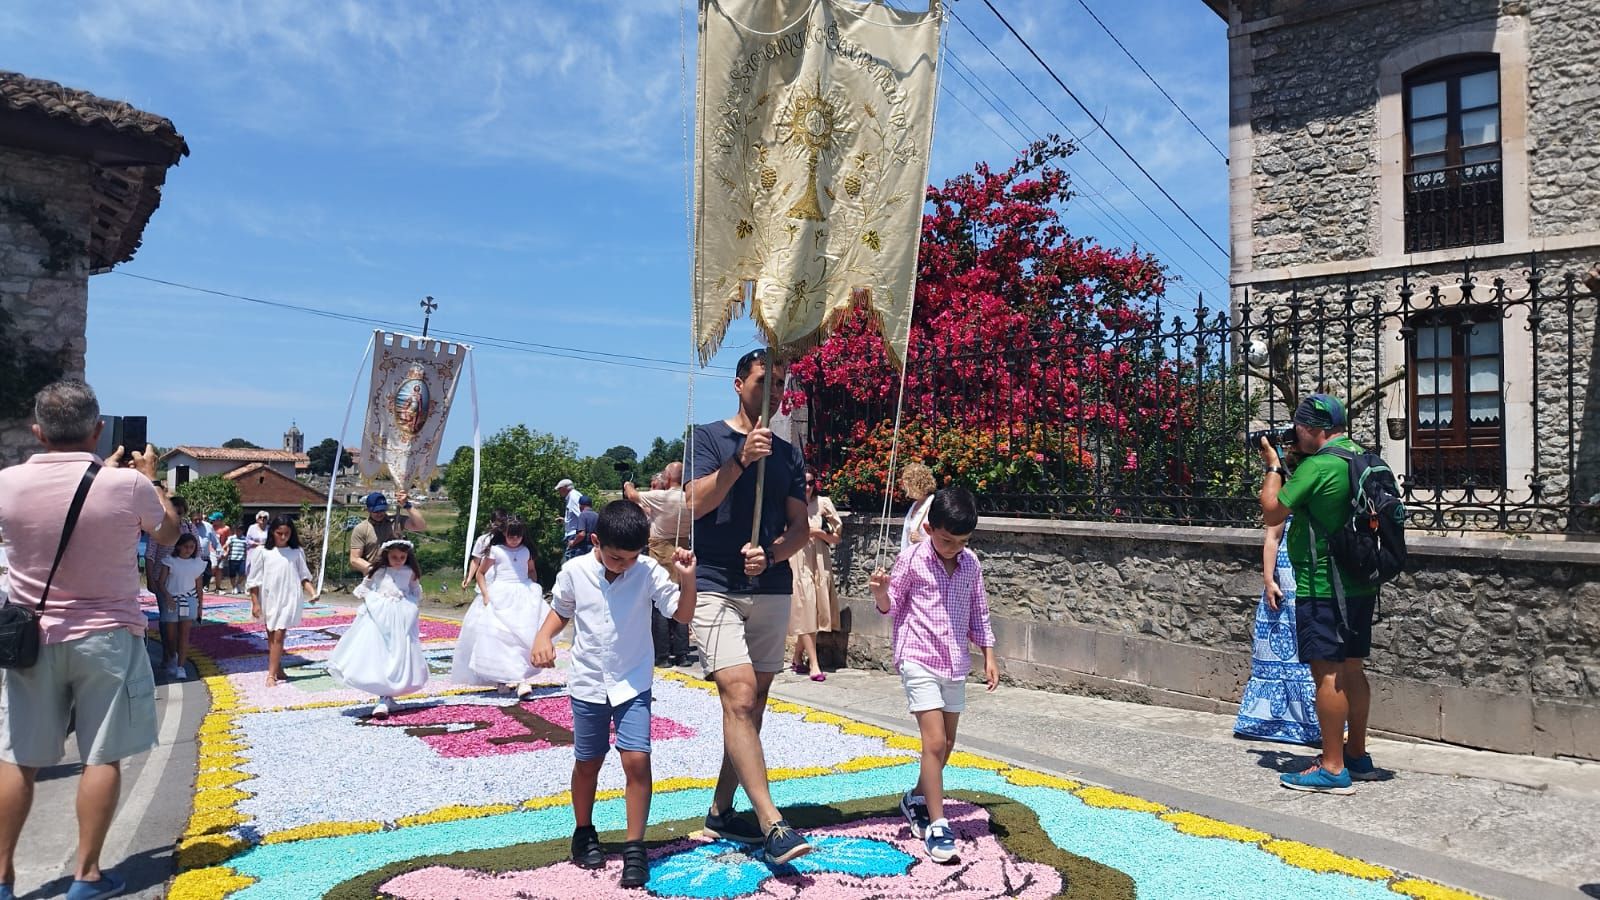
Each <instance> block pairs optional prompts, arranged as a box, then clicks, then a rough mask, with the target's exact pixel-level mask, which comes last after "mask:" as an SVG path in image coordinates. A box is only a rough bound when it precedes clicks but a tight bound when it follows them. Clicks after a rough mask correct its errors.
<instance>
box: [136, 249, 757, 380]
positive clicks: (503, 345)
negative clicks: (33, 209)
mask: <svg viewBox="0 0 1600 900" xmlns="http://www.w3.org/2000/svg"><path fill="white" fill-rule="evenodd" d="M116 274H118V275H122V276H124V277H126V278H136V279H138V280H139V281H148V282H151V283H154V284H161V285H166V286H167V287H174V288H179V289H181V290H186V291H194V292H196V293H200V294H210V295H212V296H214V297H226V298H228V299H230V300H242V301H244V302H246V303H254V304H257V305H259V306H266V307H271V308H273V309H283V310H288V311H290V312H297V313H304V314H306V315H313V316H320V317H322V318H325V319H334V320H337V321H342V322H352V323H355V324H359V325H374V326H377V327H379V328H387V329H400V330H404V331H410V330H411V329H412V328H413V327H414V326H415V323H411V322H397V321H394V320H390V319H379V318H375V317H371V316H357V315H352V314H350V313H338V312H330V311H329V310H325V309H317V308H316V307H312V306H300V305H298V304H295V303H285V302H284V301H281V300H265V299H262V298H260V297H251V296H247V295H245V294H236V293H232V292H230V291H219V290H217V289H215V288H207V287H200V286H198V285H193V284H184V283H183V282H181V281H170V280H168V279H165V278H153V277H151V276H149V275H136V274H134V273H132V272H121V271H118V272H116ZM433 334H436V335H443V336H445V337H450V338H455V339H457V340H463V341H471V342H472V343H473V344H475V345H481V346H488V347H494V348H496V349H499V350H514V351H518V352H522V353H532V354H534V355H537V356H551V357H555V358H558V359H573V360H579V361H581V362H593V363H601V364H604V365H612V366H625V367H627V368H631V369H647V370H649V371H653V372H670V373H672V374H675V375H676V374H682V372H683V369H682V368H681V365H682V364H681V362H679V361H678V360H671V359H662V358H660V357H655V356H634V355H631V354H627V353H611V352H608V351H605V350H591V349H588V348H584V347H564V346H561V345H559V344H540V343H535V342H532V341H519V340H516V339H514V338H506V337H496V336H492V335H483V334H472V333H470V332H465V331H450V330H447V329H443V328H435V329H433ZM629 360H634V361H636V362H629ZM641 363H646V364H645V365H642V364H641ZM648 363H665V364H666V365H669V366H674V367H675V368H671V369H668V368H663V367H662V366H657V365H647V364H648ZM706 368H707V369H716V370H719V371H732V370H731V369H728V368H727V367H725V366H707V367H706Z"/></svg>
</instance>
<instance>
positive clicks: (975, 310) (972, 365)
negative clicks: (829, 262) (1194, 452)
mask: <svg viewBox="0 0 1600 900" xmlns="http://www.w3.org/2000/svg"><path fill="white" fill-rule="evenodd" d="M1072 149H1073V148H1072V147H1071V145H1070V144H1067V143H1065V142H1062V141H1059V140H1055V139H1052V140H1050V141H1042V142H1039V143H1037V144H1034V145H1033V146H1032V147H1030V148H1029V149H1028V151H1027V152H1026V153H1024V154H1023V156H1022V157H1021V158H1019V159H1018V160H1017V161H1016V163H1015V164H1013V165H1012V166H1011V167H1009V168H1007V169H1005V170H1003V171H999V172H996V171H993V170H991V169H990V167H989V166H988V165H987V164H986V163H979V164H978V165H977V166H975V167H974V169H973V171H972V172H969V173H965V174H962V175H959V176H957V177H955V178H952V179H950V180H949V181H947V182H946V183H945V184H944V186H943V187H930V188H929V189H928V197H927V201H928V211H927V212H926V214H925V215H924V216H923V223H922V246H921V253H920V256H919V258H918V276H917V289H916V307H915V311H914V315H913V317H912V323H911V334H910V342H909V347H908V351H907V367H906V369H907V370H906V385H905V410H904V415H905V419H906V421H907V422H913V423H922V425H923V426H926V427H924V428H923V429H922V431H920V432H917V433H918V434H919V435H920V434H924V433H927V432H930V430H931V429H934V428H935V426H936V427H937V429H938V430H940V431H948V432H951V434H952V435H954V437H950V438H947V439H946V438H940V439H934V438H932V437H929V438H927V439H920V438H919V439H918V440H914V441H911V442H909V444H908V445H906V446H904V447H903V451H902V453H903V459H925V460H926V461H929V462H931V463H935V464H936V465H937V469H936V471H941V472H942V473H943V477H944V479H945V480H946V481H948V482H951V483H963V484H966V485H968V486H969V487H973V488H978V489H983V490H990V491H1002V492H1004V491H1012V492H1018V493H1028V494H1037V493H1039V492H1041V491H1050V490H1054V491H1060V490H1062V489H1064V488H1066V487H1067V486H1068V485H1069V484H1073V485H1080V486H1081V484H1082V483H1083V482H1084V481H1085V480H1086V479H1088V478H1089V475H1088V474H1085V473H1086V471H1087V472H1089V473H1092V472H1093V471H1094V470H1096V468H1099V469H1101V470H1104V471H1110V472H1113V473H1122V472H1139V471H1150V472H1153V473H1155V474H1156V475H1158V476H1159V477H1160V478H1162V479H1163V480H1165V481H1168V482H1181V481H1182V480H1183V479H1184V478H1185V477H1187V476H1186V472H1187V471H1188V470H1189V469H1190V467H1189V466H1188V465H1186V464H1185V462H1184V460H1183V458H1182V455H1181V454H1179V455H1178V457H1179V458H1177V459H1176V462H1171V461H1170V460H1169V461H1168V462H1167V463H1164V464H1163V465H1162V466H1161V467H1160V468H1159V470H1157V469H1152V468H1151V467H1150V466H1148V465H1146V464H1145V463H1143V462H1141V460H1143V459H1146V458H1150V454H1148V453H1145V451H1147V450H1149V449H1152V446H1151V445H1152V443H1156V444H1159V443H1160V442H1161V441H1163V440H1168V441H1170V440H1175V439H1177V438H1176V437H1175V435H1176V434H1177V433H1179V432H1182V431H1185V430H1187V429H1188V428H1189V427H1191V426H1193V425H1194V419H1195V410H1196V401H1195V397H1194V390H1193V384H1192V383H1193V382H1194V380H1195V379H1194V378H1193V377H1192V368H1191V366H1190V364H1189V363H1179V362H1177V361H1175V360H1174V357H1176V356H1179V355H1181V350H1182V348H1181V347H1177V346H1175V345H1173V344H1171V343H1169V342H1165V341H1164V340H1163V339H1162V338H1161V337H1160V336H1159V335H1158V334H1157V331H1158V328H1159V323H1158V321H1157V314H1156V312H1155V307H1156V303H1157V302H1158V298H1160V297H1161V296H1162V295H1163V294H1164V293H1165V290H1166V276H1165V274H1164V273H1163V270H1162V267H1161V265H1160V263H1159V262H1157V260H1156V259H1155V258H1154V257H1152V256H1150V255H1149V254H1147V253H1143V252H1141V251H1139V250H1138V249H1137V248H1135V249H1132V250H1112V249H1107V248H1105V247H1102V246H1100V245H1099V244H1097V243H1095V242H1094V241H1093V240H1092V239H1090V238H1087V237H1081V236H1074V235H1073V234H1071V233H1069V232H1068V230H1067V228H1066V226H1065V224H1064V223H1063V221H1062V217H1061V214H1062V209H1063V208H1064V207H1065V205H1066V203H1067V202H1068V200H1069V199H1070V198H1071V196H1072V191H1071V186H1070V184H1069V182H1068V178H1067V175H1066V173H1065V172H1064V171H1063V170H1062V169H1061V168H1059V167H1058V166H1057V165H1056V163H1057V162H1058V161H1059V160H1061V159H1063V158H1064V157H1066V156H1067V155H1068V154H1069V153H1071V152H1072ZM1191 363H1192V361H1191ZM790 371H791V373H792V374H793V375H794V376H795V380H794V382H793V384H794V390H793V391H792V392H791V394H790V395H789V397H788V401H789V402H790V404H791V405H793V404H809V406H810V416H811V423H812V424H811V430H812V434H811V440H812V445H813V446H812V452H811V453H810V454H809V455H811V456H812V457H813V461H814V462H815V463H817V464H818V465H820V466H821V468H822V469H823V470H824V475H825V477H827V478H828V479H829V482H830V485H831V487H832V488H833V489H834V490H835V491H836V492H839V493H842V494H845V495H856V496H862V495H867V494H871V493H874V492H881V491H882V488H883V483H882V476H881V475H877V473H879V472H881V471H882V470H883V469H884V468H885V466H886V463H887V459H886V458H882V459H880V458H879V457H882V456H884V449H885V448H884V447H883V446H881V443H882V439H883V438H884V437H885V436H886V435H887V434H888V433H889V429H890V428H891V427H892V422H893V414H894V402H895V393H896V391H897V390H898V385H899V377H900V376H899V373H898V372H897V371H896V370H895V369H894V368H893V367H892V366H890V365H889V362H888V357H887V355H886V353H885V350H884V344H883V340H882V338H881V337H880V335H879V333H878V331H877V327H876V323H875V322H874V321H873V320H872V318H871V317H870V316H869V315H867V314H866V313H865V312H863V311H857V313H856V314H854V315H853V316H851V317H849V318H848V319H846V320H845V321H844V322H843V323H842V324H841V326H840V327H839V328H838V330H837V331H836V332H835V333H834V334H833V335H832V336H830V337H829V338H828V340H826V341H825V342H823V343H822V344H821V345H820V346H818V347H817V348H816V349H814V350H813V351H811V352H810V353H808V354H807V355H805V356H804V357H802V358H801V359H799V360H797V361H795V362H794V363H793V364H792V365H791V367H790ZM909 433H911V432H909V431H905V432H903V434H909ZM986 433H987V434H989V435H991V436H992V435H995V434H998V435H1001V439H999V440H996V439H992V438H991V439H982V438H980V437H979V436H980V435H983V434H986ZM1012 433H1021V434H1026V435H1028V436H1029V438H1030V441H1029V442H1028V443H1030V444H1037V446H1031V447H1030V448H1029V452H1031V453H1034V454H1037V455H1040V456H1044V457H1046V460H1037V459H1036V460H1034V463H1044V462H1046V461H1048V462H1049V465H1033V466H1029V465H1026V464H1022V465H1013V463H1016V462H1017V459H1016V457H1017V454H1018V453H1020V452H1021V451H1018V450H1017V449H1016V447H1014V446H1012V445H1013V444H1017V442H1015V441H1010V440H1005V439H1004V437H1005V436H1006V435H1008V434H1012ZM1035 437H1037V440H1036V441H1035V440H1033V439H1034V438H1035ZM945 444H951V446H949V447H946V446H944V445H945ZM1002 446H1004V447H1005V448H1006V451H1005V452H1003V453H1002V452H1001V450H1000V448H1001V447H1002ZM1018 446H1020V444H1018ZM957 447H964V448H966V449H965V451H963V452H960V453H955V452H954V451H955V448H957ZM951 454H953V455H951ZM1141 454H1143V455H1141ZM947 455H949V456H950V458H948V459H946V458H943V457H945V456H947ZM1171 456H1172V454H1165V455H1156V456H1155V458H1168V457H1171ZM1047 470H1049V471H1053V472H1054V473H1055V474H1053V475H1051V474H1048V472H1047ZM1008 473H1009V474H1008ZM875 475H876V478H874V477H873V476H875ZM1118 477H1125V476H1118Z"/></svg>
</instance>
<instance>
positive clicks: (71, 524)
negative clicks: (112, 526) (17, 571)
mask: <svg viewBox="0 0 1600 900" xmlns="http://www.w3.org/2000/svg"><path fill="white" fill-rule="evenodd" d="M99 474H100V464H99V463H98V462H91V463H89V468H87V469H85V470H84V471H83V480H82V481H79V482H78V492H77V493H76V494H73V495H72V505H71V506H68V507H67V522H66V524H65V525H63V526H62V527H61V543H60V544H57V545H56V559H55V562H52V563H51V564H50V576H49V577H48V578H46V579H45V580H44V590H43V591H42V592H41V593H40V594H39V605H38V606H37V607H35V608H34V611H35V612H44V603H45V601H46V600H47V599H49V597H50V584H51V582H53V581H55V580H56V570H57V569H59V568H61V557H62V556H64V555H66V552H67V541H69V540H72V532H73V530H74V529H76V528H77V527H78V516H80V515H82V514H83V503H84V501H85V500H88V499H89V486H90V485H92V484H94V477H95V476H96V475H99Z"/></svg>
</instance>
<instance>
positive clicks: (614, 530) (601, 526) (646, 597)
mask: <svg viewBox="0 0 1600 900" xmlns="http://www.w3.org/2000/svg"><path fill="white" fill-rule="evenodd" d="M591 542H592V543H593V544H594V549H593V550H591V551H590V552H589V553H586V554H584V555H582V556H576V557H573V558H572V559H570V560H568V561H567V563H566V564H565V565H563V566H562V567H561V573H560V574H559V575H557V576H556V587H555V591H554V592H552V593H551V595H550V607H551V612H550V615H549V616H548V617H547V618H546V619H545V622H544V627H543V628H541V629H540V630H539V635H538V637H537V638H535V639H534V643H533V653H532V654H531V661H532V662H533V664H534V665H536V666H539V667H541V668H550V667H552V666H554V665H555V661H556V648H555V637H556V635H557V634H558V633H560V631H561V629H563V628H565V627H566V626H567V623H568V622H571V621H576V622H577V627H576V628H575V629H574V633H573V639H572V669H571V672H570V673H569V676H568V678H567V688H568V690H569V692H570V693H571V695H572V750H573V756H574V757H575V759H574V762H573V764H572V813H573V816H574V817H575V818H576V820H577V828H576V829H574V831H573V832H572V861H573V862H574V863H576V864H577V865H579V866H581V867H583V868H585V869H598V868H600V867H602V866H604V865H605V853H604V852H603V851H602V850H601V848H600V838H599V835H598V834H597V833H596V832H595V828H594V818H593V816H594V795H595V790H596V788H597V786H598V783H599V780H600V768H601V766H603V765H604V764H605V758H606V751H608V750H609V749H610V743H611V738H610V732H611V725H612V723H615V724H616V729H617V754H618V755H619V756H620V757H621V758H622V771H623V774H624V775H625V776H626V778H627V786H626V789H625V790H624V795H625V797H626V802H627V809H628V834H627V841H626V842H625V843H624V844H623V845H622V879H621V885H622V887H643V886H644V884H645V882H646V881H648V880H649V879H650V862H649V858H648V856H647V855H646V853H645V848H644V828H645V824H646V823H647V822H648V821H649V818H650V788H651V775H650V680H651V678H652V676H653V675H654V672H655V669H654V663H655V647H654V644H653V642H652V640H651V635H650V611H651V609H652V608H654V609H659V610H660V611H661V614H662V615H666V616H671V617H672V618H674V619H677V620H678V621H679V622H688V621H689V620H690V619H691V618H693V617H694V605H695V587H694V576H695V563H694V554H693V553H691V552H690V551H688V550H683V549H680V550H678V551H677V553H676V554H674V556H673V559H672V568H673V571H674V572H675V573H676V576H677V579H676V580H677V584H674V583H673V578H672V576H669V575H668V573H667V571H666V570H665V569H663V568H662V567H661V566H660V565H659V564H658V563H656V561H655V560H653V559H651V558H650V557H649V556H645V557H643V558H640V553H641V551H643V550H644V549H645V548H646V547H647V546H648V545H649V543H650V521H649V519H647V518H645V514H644V511H643V510H641V509H639V507H637V506H635V505H634V504H632V503H629V502H628V501H626V500H618V501H615V502H613V503H610V504H607V506H606V507H605V509H603V510H601V511H600V516H599V521H598V522H597V523H596V525H595V528H594V534H593V535H592V536H591ZM678 585H683V587H682V588H681V589H680V588H679V586H678Z"/></svg>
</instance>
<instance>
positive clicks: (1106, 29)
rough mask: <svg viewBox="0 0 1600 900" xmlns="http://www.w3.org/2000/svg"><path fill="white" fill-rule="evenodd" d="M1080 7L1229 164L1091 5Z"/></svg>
mask: <svg viewBox="0 0 1600 900" xmlns="http://www.w3.org/2000/svg"><path fill="white" fill-rule="evenodd" d="M1078 5H1079V6H1081V7H1083V11H1084V12H1086V13H1088V14H1089V18H1091V19H1093V20H1094V23H1095V24H1096V25H1099V26H1100V30H1101V31H1104V32H1105V33H1106V37H1109V38H1111V42H1112V43H1114V44H1116V45H1117V49H1119V50H1121V51H1122V52H1123V53H1124V54H1126V55H1127V57H1128V59H1130V60H1132V61H1133V64H1134V65H1136V66H1138V67H1139V71H1141V72H1143V73H1144V77H1146V78H1148V79H1150V83H1151V84H1153V85H1155V86H1156V90H1158V91H1160V92H1161V96H1163V97H1165V98H1167V102H1168V103H1171V104H1172V108H1173V109H1175V110H1177V111H1178V114H1179V115H1181V116H1183V118H1184V121H1186V122H1188V123H1189V124H1190V126H1192V127H1193V128H1194V131H1195V134H1198V135H1200V138H1201V140H1203V141H1205V142H1206V143H1208V144H1211V149H1213V150H1215V151H1217V156H1219V157H1221V158H1222V161H1223V162H1227V161H1228V154H1226V153H1223V152H1222V148H1221V147H1218V146H1217V145H1216V144H1215V143H1213V142H1212V140H1211V137H1210V136H1209V135H1207V134H1206V133H1205V131H1203V130H1201V128H1200V126H1199V125H1198V124H1196V123H1195V121H1194V119H1192V118H1190V117H1189V113H1188V112H1186V111H1185V110H1184V108H1183V107H1181V106H1179V105H1178V101H1176V100H1174V99H1172V95H1171V94H1169V93H1167V89H1166V88H1164V87H1162V86H1161V82H1159V81H1157V80H1156V77H1155V76H1154V75H1151V74H1150V70H1149V69H1146V68H1145V67H1144V63H1142V62H1139V58H1138V57H1136V56H1134V55H1133V51H1131V50H1129V49H1128V48H1127V47H1124V46H1123V44H1122V39H1121V38H1118V37H1117V35H1116V32H1114V31H1112V30H1111V27H1110V26H1109V25H1107V24H1106V23H1104V22H1102V21H1100V17H1099V16H1097V15H1095V13H1094V10H1092V9H1090V8H1089V4H1088V3H1087V2H1085V0H1078Z"/></svg>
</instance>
